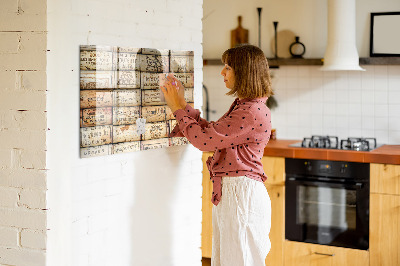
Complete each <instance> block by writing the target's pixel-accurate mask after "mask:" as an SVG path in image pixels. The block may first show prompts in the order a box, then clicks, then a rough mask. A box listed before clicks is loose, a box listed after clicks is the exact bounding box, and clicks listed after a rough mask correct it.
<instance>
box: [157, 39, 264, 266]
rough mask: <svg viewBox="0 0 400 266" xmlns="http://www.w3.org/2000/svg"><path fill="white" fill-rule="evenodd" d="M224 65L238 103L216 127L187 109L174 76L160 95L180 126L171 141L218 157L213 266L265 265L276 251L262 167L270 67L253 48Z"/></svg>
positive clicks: (232, 53) (227, 57) (213, 169)
mask: <svg viewBox="0 0 400 266" xmlns="http://www.w3.org/2000/svg"><path fill="white" fill-rule="evenodd" d="M222 62H223V63H224V64H225V66H224V68H223V69H222V71H221V75H222V76H223V78H224V82H225V86H226V87H227V88H228V89H229V92H228V93H227V95H233V96H236V97H237V98H236V99H235V101H234V102H233V103H232V105H231V107H230V108H229V110H228V112H227V113H226V114H224V115H223V116H222V117H221V118H220V119H219V120H218V121H217V122H208V121H206V120H205V119H202V118H200V111H199V110H195V109H193V108H192V107H191V106H190V105H188V104H186V102H185V100H184V95H183V93H184V88H183V86H182V84H181V83H180V82H179V81H178V80H177V79H175V78H174V77H173V76H172V75H170V76H169V77H168V79H167V80H168V81H167V82H166V84H165V85H164V87H162V88H161V90H162V91H163V93H164V96H165V99H166V101H167V104H168V106H169V107H170V108H171V110H172V111H173V113H174V115H175V117H176V120H177V121H178V125H177V126H176V127H175V129H174V130H173V132H172V134H171V137H176V136H185V137H186V138H187V139H188V140H189V141H190V143H191V144H193V146H195V147H196V148H198V149H200V150H202V151H214V156H212V157H210V158H208V161H207V166H208V169H209V171H210V176H211V180H212V182H213V195H212V199H211V201H212V202H213V204H214V205H215V206H213V214H212V216H213V218H212V220H213V251H212V258H211V261H212V265H215V266H217V265H222V266H235V265H238V266H239V265H246V266H251V265H257V266H258V265H265V257H266V256H267V254H268V252H269V250H270V246H271V244H270V241H269V236H268V235H269V231H270V225H271V202H270V199H269V196H268V193H267V190H266V188H265V186H264V184H263V182H264V181H265V180H266V178H267V177H266V175H265V173H264V171H263V167H262V164H261V158H262V157H263V152H264V148H265V146H266V145H267V143H268V140H269V136H270V130H271V116H270V111H269V109H268V107H267V106H266V100H267V98H268V96H270V95H272V89H271V82H270V75H269V68H268V62H267V60H266V57H265V55H264V53H263V52H262V51H261V50H260V49H259V48H257V47H255V46H252V45H244V46H239V47H235V48H231V49H229V50H227V51H225V52H224V53H223V55H222ZM175 85H177V87H176V86H175Z"/></svg>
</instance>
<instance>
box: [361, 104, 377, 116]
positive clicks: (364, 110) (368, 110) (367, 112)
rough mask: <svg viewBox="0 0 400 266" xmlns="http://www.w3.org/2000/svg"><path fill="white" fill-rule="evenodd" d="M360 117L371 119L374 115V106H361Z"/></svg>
mask: <svg viewBox="0 0 400 266" xmlns="http://www.w3.org/2000/svg"><path fill="white" fill-rule="evenodd" d="M361 115H362V117H369V118H373V116H374V115H375V106H374V105H373V104H363V105H361Z"/></svg>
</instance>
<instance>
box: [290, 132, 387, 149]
mask: <svg viewBox="0 0 400 266" xmlns="http://www.w3.org/2000/svg"><path fill="white" fill-rule="evenodd" d="M289 146H291V147H302V148H320V149H337V150H353V151H371V150H374V149H376V148H378V147H379V146H382V145H377V143H376V138H347V139H342V140H340V142H339V138H338V137H336V136H317V135H314V136H311V138H304V139H303V141H302V142H298V143H294V144H291V145H289Z"/></svg>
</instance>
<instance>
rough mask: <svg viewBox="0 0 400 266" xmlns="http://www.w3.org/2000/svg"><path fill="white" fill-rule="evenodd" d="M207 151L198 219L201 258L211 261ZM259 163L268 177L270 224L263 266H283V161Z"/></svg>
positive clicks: (209, 188) (263, 161) (209, 187)
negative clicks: (269, 242) (270, 210)
mask: <svg viewBox="0 0 400 266" xmlns="http://www.w3.org/2000/svg"><path fill="white" fill-rule="evenodd" d="M209 156H212V153H211V152H204V153H203V196H202V201H203V206H202V212H203V218H202V238H201V246H202V256H203V257H205V258H211V253H212V203H211V195H212V183H211V182H210V175H209V172H208V169H207V166H206V161H207V158H208V157H209ZM262 164H263V166H264V171H265V173H266V175H267V176H268V179H267V181H266V182H265V187H266V188H267V190H268V194H269V196H270V199H271V205H272V221H271V232H270V235H269V237H270V240H271V244H272V247H271V250H270V252H269V254H268V256H267V258H266V265H283V243H284V230H285V222H284V218H285V217H284V215H285V208H284V207H285V195H284V192H285V187H284V184H285V158H283V157H263V159H262Z"/></svg>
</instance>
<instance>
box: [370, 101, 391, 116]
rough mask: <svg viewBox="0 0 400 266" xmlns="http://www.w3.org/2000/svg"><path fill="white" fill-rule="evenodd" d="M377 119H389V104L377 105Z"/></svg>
mask: <svg viewBox="0 0 400 266" xmlns="http://www.w3.org/2000/svg"><path fill="white" fill-rule="evenodd" d="M374 108H375V117H388V115H389V107H388V105H387V104H375V106H374Z"/></svg>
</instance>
